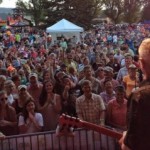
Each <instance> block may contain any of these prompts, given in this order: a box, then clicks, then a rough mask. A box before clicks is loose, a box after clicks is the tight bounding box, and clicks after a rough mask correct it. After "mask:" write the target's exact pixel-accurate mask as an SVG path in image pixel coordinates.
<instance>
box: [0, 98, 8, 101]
mask: <svg viewBox="0 0 150 150" xmlns="http://www.w3.org/2000/svg"><path fill="white" fill-rule="evenodd" d="M7 99H8V98H7V97H4V98H1V99H0V100H1V101H6V100H7Z"/></svg>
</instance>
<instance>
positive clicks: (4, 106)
mask: <svg viewBox="0 0 150 150" xmlns="http://www.w3.org/2000/svg"><path fill="white" fill-rule="evenodd" d="M0 131H1V132H2V133H3V134H4V135H6V136H8V135H15V134H17V115H16V112H15V109H14V108H13V107H12V106H10V105H9V104H8V95H7V93H6V91H4V90H2V91H0Z"/></svg>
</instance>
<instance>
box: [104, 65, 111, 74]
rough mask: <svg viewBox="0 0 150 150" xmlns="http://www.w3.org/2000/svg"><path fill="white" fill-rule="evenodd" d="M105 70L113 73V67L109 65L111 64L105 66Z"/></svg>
mask: <svg viewBox="0 0 150 150" xmlns="http://www.w3.org/2000/svg"><path fill="white" fill-rule="evenodd" d="M104 71H107V72H111V73H113V68H111V67H109V66H106V67H105V68H104Z"/></svg>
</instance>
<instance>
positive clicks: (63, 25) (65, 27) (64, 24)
mask: <svg viewBox="0 0 150 150" xmlns="http://www.w3.org/2000/svg"><path fill="white" fill-rule="evenodd" d="M46 31H47V32H49V33H53V32H82V31H83V28H82V27H79V26H77V25H75V24H73V23H72V22H70V21H68V20H66V19H62V20H60V21H58V22H57V23H56V24H54V25H52V26H50V27H48V28H46Z"/></svg>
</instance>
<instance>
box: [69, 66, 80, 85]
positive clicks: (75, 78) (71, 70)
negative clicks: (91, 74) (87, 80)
mask: <svg viewBox="0 0 150 150" xmlns="http://www.w3.org/2000/svg"><path fill="white" fill-rule="evenodd" d="M68 76H69V77H70V79H71V80H72V81H73V83H75V84H77V83H78V76H77V71H75V69H74V68H73V67H69V69H68Z"/></svg>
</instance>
